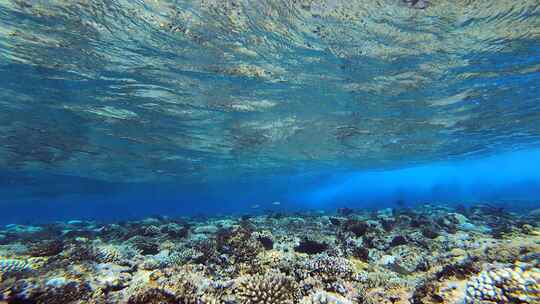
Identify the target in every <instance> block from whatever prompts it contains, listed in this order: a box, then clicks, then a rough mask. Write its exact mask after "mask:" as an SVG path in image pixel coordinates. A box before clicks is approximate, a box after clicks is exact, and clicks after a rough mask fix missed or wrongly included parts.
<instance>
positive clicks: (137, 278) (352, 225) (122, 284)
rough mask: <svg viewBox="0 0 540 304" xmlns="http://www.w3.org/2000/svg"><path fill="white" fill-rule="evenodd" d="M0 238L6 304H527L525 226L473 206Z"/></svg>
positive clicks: (130, 225)
mask: <svg viewBox="0 0 540 304" xmlns="http://www.w3.org/2000/svg"><path fill="white" fill-rule="evenodd" d="M533 214H534V213H533ZM0 235H2V236H3V237H2V239H1V242H0V257H2V258H0V274H1V276H0V302H2V301H4V302H6V303H95V304H97V303H104V304H107V303H133V304H139V303H140V304H142V303H175V304H176V303H186V304H214V303H215V304H218V303H220V304H221V303H230V304H256V303H270V304H273V303H276V304H277V303H285V304H289V303H291V304H292V303H302V304H315V303H321V304H324V303H333V304H352V303H358V304H374V303H389V304H390V303H392V304H405V303H408V304H423V303H428V304H429V303H433V304H434V303H443V304H495V303H520V304H531V303H539V301H540V299H539V277H540V270H539V269H540V267H539V265H540V258H539V252H540V227H539V223H538V221H537V218H536V217H534V216H531V215H530V214H527V213H525V215H523V216H520V215H518V214H515V213H507V212H505V211H504V210H499V209H496V208H492V207H490V206H485V205H481V206H477V207H473V208H464V207H458V208H455V209H454V208H450V207H448V206H435V205H424V206H418V207H416V208H414V209H412V208H401V209H384V210H378V211H364V210H353V209H346V208H344V209H341V210H339V211H338V213H336V214H327V213H324V212H311V213H304V214H294V215H287V214H282V213H281V214H276V213H268V214H260V215H257V216H242V217H233V216H228V217H215V218H211V217H193V218H180V219H172V218H167V217H156V218H148V219H143V220H138V221H136V220H135V221H125V222H119V223H98V222H93V221H69V222H66V223H61V222H58V223H54V224H49V225H45V226H23V225H8V226H6V227H3V228H0Z"/></svg>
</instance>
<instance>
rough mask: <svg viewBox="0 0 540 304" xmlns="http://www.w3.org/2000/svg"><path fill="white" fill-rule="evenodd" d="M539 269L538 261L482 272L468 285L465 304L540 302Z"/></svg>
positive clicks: (528, 303)
mask: <svg viewBox="0 0 540 304" xmlns="http://www.w3.org/2000/svg"><path fill="white" fill-rule="evenodd" d="M538 266H539V264H538V261H537V263H536V264H529V263H517V264H516V265H515V266H514V267H497V268H495V269H491V270H485V271H482V272H481V273H480V274H478V276H476V277H474V278H472V279H471V280H470V281H469V282H468V283H467V289H466V296H465V303H466V304H491V303H521V304H525V303H527V304H533V303H540V268H539V267H538Z"/></svg>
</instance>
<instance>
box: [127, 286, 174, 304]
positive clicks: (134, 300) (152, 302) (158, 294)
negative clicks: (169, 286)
mask: <svg viewBox="0 0 540 304" xmlns="http://www.w3.org/2000/svg"><path fill="white" fill-rule="evenodd" d="M128 304H178V301H177V300H176V296H175V295H174V294H173V293H172V292H170V291H167V290H164V289H162V288H144V289H141V290H138V291H136V292H135V293H134V294H132V295H131V296H130V297H129V299H128Z"/></svg>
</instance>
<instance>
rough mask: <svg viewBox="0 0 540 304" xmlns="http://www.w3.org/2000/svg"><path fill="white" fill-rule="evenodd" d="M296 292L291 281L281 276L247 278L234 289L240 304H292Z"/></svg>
mask: <svg viewBox="0 0 540 304" xmlns="http://www.w3.org/2000/svg"><path fill="white" fill-rule="evenodd" d="M297 292H298V288H297V285H296V283H295V282H294V281H293V279H292V278H290V277H287V276H284V275H281V274H272V275H267V276H247V277H245V278H242V279H241V280H240V282H239V284H238V286H237V287H236V288H235V294H236V298H237V299H238V301H239V303H241V304H292V303H294V302H295V299H296V298H297Z"/></svg>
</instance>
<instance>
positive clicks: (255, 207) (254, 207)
mask: <svg viewBox="0 0 540 304" xmlns="http://www.w3.org/2000/svg"><path fill="white" fill-rule="evenodd" d="M260 206H261V205H257V204H255V205H251V208H252V209H257V208H259V207H260Z"/></svg>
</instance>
